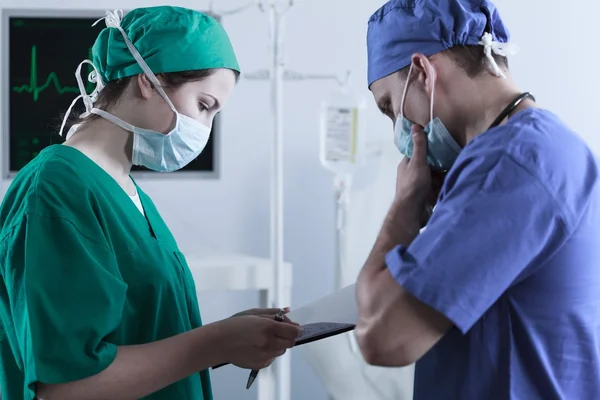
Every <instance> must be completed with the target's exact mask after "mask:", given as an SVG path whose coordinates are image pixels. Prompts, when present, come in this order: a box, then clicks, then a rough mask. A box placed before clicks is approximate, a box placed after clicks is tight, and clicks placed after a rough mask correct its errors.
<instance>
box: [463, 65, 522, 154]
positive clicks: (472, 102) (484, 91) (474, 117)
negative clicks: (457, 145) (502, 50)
mask: <svg viewBox="0 0 600 400" xmlns="http://www.w3.org/2000/svg"><path fill="white" fill-rule="evenodd" d="M471 86H472V87H471V88H470V90H469V91H468V92H467V93H470V95H468V96H467V97H468V98H469V101H467V102H466V103H463V107H464V108H463V110H462V112H461V113H460V114H461V115H462V118H461V121H460V122H459V123H460V125H461V126H462V129H458V130H457V132H461V131H462V132H463V134H462V135H461V137H460V138H458V139H460V141H461V142H462V143H461V144H462V145H463V146H465V145H467V144H468V143H469V142H470V141H471V140H473V139H474V138H475V137H476V136H478V135H480V134H482V133H483V132H485V131H487V130H488V129H489V127H490V125H491V124H492V123H494V121H495V120H496V118H498V116H499V115H500V113H502V111H503V110H504V109H505V108H506V107H507V106H508V105H509V104H510V102H511V101H513V100H514V99H515V98H516V97H517V96H518V95H519V94H521V93H522V92H521V91H520V90H519V88H518V87H517V86H516V85H515V83H514V82H513V81H512V79H511V78H510V76H508V77H507V79H502V78H497V77H494V76H486V77H485V78H480V79H477V80H472V81H471ZM463 93H464V91H463ZM533 104H534V103H533V102H532V101H531V100H525V101H523V102H521V104H519V106H518V107H517V108H515V110H514V111H513V113H515V112H517V111H520V110H521V109H524V108H528V107H531V106H532V105H533ZM505 121H506V120H505ZM505 121H502V123H505Z"/></svg>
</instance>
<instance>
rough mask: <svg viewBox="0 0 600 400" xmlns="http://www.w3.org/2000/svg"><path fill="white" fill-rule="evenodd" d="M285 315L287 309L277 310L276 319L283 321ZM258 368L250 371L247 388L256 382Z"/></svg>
mask: <svg viewBox="0 0 600 400" xmlns="http://www.w3.org/2000/svg"><path fill="white" fill-rule="evenodd" d="M284 315H285V310H279V311H278V312H277V315H275V321H278V322H283V321H284V319H283V316H284ZM258 371H259V370H258V369H253V370H252V371H250V376H249V377H248V382H247V383H246V389H250V386H252V384H253V383H254V380H256V377H257V376H258Z"/></svg>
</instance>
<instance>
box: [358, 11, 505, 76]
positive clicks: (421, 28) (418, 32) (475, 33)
mask: <svg viewBox="0 0 600 400" xmlns="http://www.w3.org/2000/svg"><path fill="white" fill-rule="evenodd" d="M486 32H487V33H490V34H491V35H492V38H493V40H494V41H496V42H500V43H507V42H508V41H509V39H510V35H509V33H508V30H507V29H506V26H505V25H504V23H503V22H502V20H501V19H500V15H499V14H498V11H497V9H496V6H494V4H492V2H490V1H489V0H391V1H389V2H387V3H386V4H385V5H384V6H383V7H381V8H380V9H379V10H377V11H376V12H375V13H374V14H373V15H372V16H371V18H370V19H369V26H368V30H367V57H368V74H367V75H368V85H369V86H371V84H372V83H373V82H375V81H376V80H379V79H381V78H384V77H386V76H388V75H391V74H393V73H394V72H397V71H400V70H401V69H404V68H405V67H408V66H409V65H410V64H411V58H412V55H413V54H415V53H421V54H424V55H425V56H427V57H429V56H432V55H434V54H437V53H439V52H442V51H444V50H447V49H450V48H452V47H454V46H475V45H478V44H479V42H480V41H481V38H482V36H483V34H484V33H486ZM481 51H482V52H483V47H482V50H481Z"/></svg>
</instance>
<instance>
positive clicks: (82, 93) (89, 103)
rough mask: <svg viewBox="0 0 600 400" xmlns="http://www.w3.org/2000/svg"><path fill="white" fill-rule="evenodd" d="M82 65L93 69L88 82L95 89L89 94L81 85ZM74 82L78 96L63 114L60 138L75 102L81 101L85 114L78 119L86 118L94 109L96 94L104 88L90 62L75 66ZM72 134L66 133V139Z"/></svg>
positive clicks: (70, 132) (72, 132)
mask: <svg viewBox="0 0 600 400" xmlns="http://www.w3.org/2000/svg"><path fill="white" fill-rule="evenodd" d="M84 64H89V65H91V66H92V68H93V70H92V72H90V73H89V75H88V81H89V82H91V83H95V84H96V87H95V88H94V90H93V91H92V93H90V94H87V92H86V90H85V86H84V85H83V81H82V79H81V67H82V66H83V65H84ZM75 80H76V81H77V86H78V88H79V95H78V96H77V97H75V99H73V101H72V102H71V105H69V108H68V109H67V112H66V113H65V116H64V117H63V121H62V124H61V126H60V131H59V134H60V136H62V133H63V130H64V129H65V125H66V124H67V120H68V119H69V115H71V111H72V110H73V107H74V106H75V104H76V103H77V101H78V100H79V99H82V100H83V104H84V106H85V112H84V113H83V114H81V115H80V116H79V118H86V117H87V116H89V115H90V112H91V110H92V108H93V107H94V102H95V101H96V99H97V98H98V93H100V91H101V90H102V89H103V88H104V84H103V83H102V80H101V79H100V75H99V74H98V70H97V69H96V66H95V65H94V63H93V62H91V61H90V60H83V61H82V62H80V63H79V65H78V66H77V69H76V70H75ZM74 133H75V131H74V130H70V131H69V132H68V133H67V137H66V139H69V138H70V137H71V136H73V134H74Z"/></svg>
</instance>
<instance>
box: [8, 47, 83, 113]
mask: <svg viewBox="0 0 600 400" xmlns="http://www.w3.org/2000/svg"><path fill="white" fill-rule="evenodd" d="M91 52H92V49H89V57H90V59H91V56H92V55H91ZM91 71H92V67H91V66H90V67H89V68H88V73H89V72H91ZM50 87H54V89H55V90H56V92H57V93H58V94H60V95H62V94H65V93H77V94H79V87H77V86H63V85H62V84H61V83H60V81H59V79H58V75H57V74H56V72H50V73H49V74H48V77H46V80H45V81H44V83H43V84H41V85H38V64H37V47H36V46H31V63H30V67H29V84H27V85H21V86H13V88H12V90H13V92H16V93H28V94H31V95H32V96H33V101H38V99H39V97H40V93H42V92H43V91H44V90H46V89H48V88H50ZM86 89H87V92H88V93H90V92H91V91H92V90H93V89H94V87H93V84H92V83H91V82H88V83H87V85H86Z"/></svg>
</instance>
